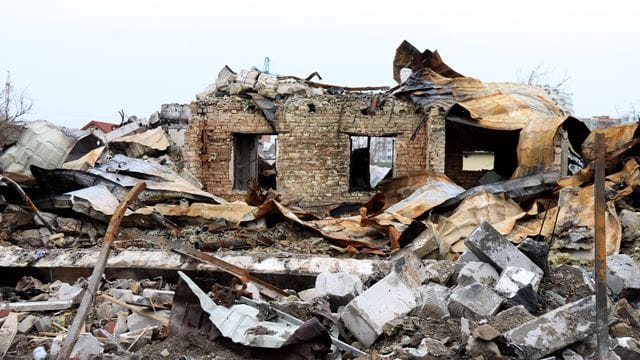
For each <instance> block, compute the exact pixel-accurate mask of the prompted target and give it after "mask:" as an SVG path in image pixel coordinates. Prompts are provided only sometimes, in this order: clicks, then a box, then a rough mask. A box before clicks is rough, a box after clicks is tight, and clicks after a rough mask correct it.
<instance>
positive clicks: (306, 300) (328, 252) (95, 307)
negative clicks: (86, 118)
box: [0, 42, 640, 360]
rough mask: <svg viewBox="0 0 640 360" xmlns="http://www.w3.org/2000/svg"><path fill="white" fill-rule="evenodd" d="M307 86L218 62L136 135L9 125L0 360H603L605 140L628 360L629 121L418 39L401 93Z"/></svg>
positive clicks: (617, 327)
mask: <svg viewBox="0 0 640 360" xmlns="http://www.w3.org/2000/svg"><path fill="white" fill-rule="evenodd" d="M323 75H324V74H323ZM316 78H318V79H320V80H321V78H320V76H319V74H318V73H317V72H315V73H313V74H311V75H310V76H308V77H306V78H305V77H298V76H287V75H276V74H272V73H268V72H263V71H260V70H257V69H249V70H241V71H238V72H235V71H233V70H232V69H231V68H230V67H228V66H225V67H224V68H223V69H222V70H221V71H220V73H219V74H218V77H217V78H216V79H214V83H213V84H211V85H210V86H208V87H207V88H206V89H205V91H203V92H202V93H199V94H197V95H196V97H195V100H194V101H192V102H191V103H190V104H164V105H161V106H160V107H159V110H158V111H156V112H154V113H153V114H151V116H150V117H149V118H148V119H146V118H138V117H135V116H131V117H129V118H128V119H124V121H123V122H122V123H120V120H118V122H119V123H118V124H115V123H113V124H110V123H105V122H100V121H91V122H89V123H88V124H87V125H86V126H85V127H83V129H84V130H75V129H66V128H62V127H58V126H55V125H53V124H52V123H50V122H47V121H44V120H42V121H35V122H31V123H26V124H24V126H22V127H18V131H17V132H16V133H15V134H13V135H15V136H11V137H10V138H7V142H6V143H3V144H2V145H1V146H2V147H0V169H1V171H2V174H1V175H0V271H2V274H3V276H2V277H0V359H3V358H4V359H25V358H34V359H44V358H48V359H61V358H64V357H65V353H68V354H70V358H74V359H75V358H77V359H87V360H88V359H93V358H105V359H165V358H166V359H174V358H175V359H213V358H216V359H231V360H234V359H274V358H276V359H285V360H289V359H295V360H298V359H300V360H302V359H305V360H306V359H318V360H319V359H345V360H347V359H365V358H374V359H379V358H380V359H382V358H385V359H387V358H388V359H452V358H455V359H498V358H501V359H514V360H515V359H541V358H544V359H562V360H568V359H594V358H596V357H597V354H598V347H597V341H596V337H595V335H594V334H595V329H596V320H595V311H596V305H595V304H596V301H595V296H594V294H595V288H594V274H595V273H594V267H593V259H594V246H595V240H594V235H593V234H594V230H595V229H596V227H597V224H596V222H595V216H594V215H595V211H596V210H595V206H594V193H595V186H594V182H595V179H594V177H595V176H596V175H595V174H596V172H595V171H594V170H595V162H594V159H596V157H597V155H598V154H597V151H596V148H595V145H594V144H595V141H594V139H595V135H596V134H599V133H602V134H603V135H604V137H605V138H606V140H607V144H606V154H605V155H606V171H605V175H606V178H605V195H606V197H605V199H606V200H605V201H606V204H605V224H604V230H605V234H606V236H605V239H604V240H605V241H604V245H605V246H604V247H605V248H606V253H607V266H606V278H607V279H608V290H609V291H608V293H607V296H608V299H607V300H608V309H607V310H608V311H607V315H608V321H607V322H606V324H604V326H605V327H604V330H605V331H607V332H608V339H609V344H608V346H609V349H608V350H609V354H610V358H614V357H616V356H617V357H619V358H621V359H635V358H638V356H640V350H639V349H640V297H639V296H638V295H640V263H639V261H640V198H639V197H638V194H639V191H640V162H639V161H640V147H639V146H638V144H640V131H639V130H638V125H637V124H629V125H622V126H615V127H610V128H605V129H599V130H594V131H590V130H589V129H588V128H587V126H586V125H585V124H584V123H583V122H582V121H580V120H579V119H577V118H575V117H573V116H571V112H570V109H569V108H568V107H567V106H566V102H562V101H559V97H558V96H555V95H554V94H549V89H546V90H545V89H542V88H539V87H536V86H530V85H525V84H515V83H487V82H482V81H480V80H477V79H474V78H471V77H467V76H464V75H461V74H460V73H458V72H457V71H455V70H453V69H452V68H450V67H449V66H448V65H446V64H445V63H444V61H443V59H442V58H441V56H440V54H438V52H437V51H430V50H425V51H424V52H420V51H418V50H417V49H416V48H414V47H413V46H412V45H411V44H409V43H408V42H403V43H402V44H401V45H400V47H398V49H397V51H396V54H395V58H394V62H393V79H394V80H396V81H397V82H398V84H397V86H373V87H368V86H367V87H345V86H340V85H331V84H327V83H322V82H317V81H316V80H315V79H316ZM556 95H557V94H556ZM0 130H1V129H0ZM137 184H144V189H143V190H142V186H143V185H137ZM134 186H140V190H141V191H140V193H139V194H137V197H136V198H135V200H131V201H130V202H128V199H127V198H128V196H127V194H129V193H130V192H131V190H132V188H133V187H134ZM129 200H130V199H129ZM127 203H128V205H127ZM600 204H601V203H600ZM125 205H126V206H125ZM118 209H119V211H118ZM119 215H122V216H121V217H120V216H119ZM102 264H104V268H103V267H102ZM91 274H93V275H92V276H91V277H90V275H91ZM72 340H74V341H72Z"/></svg>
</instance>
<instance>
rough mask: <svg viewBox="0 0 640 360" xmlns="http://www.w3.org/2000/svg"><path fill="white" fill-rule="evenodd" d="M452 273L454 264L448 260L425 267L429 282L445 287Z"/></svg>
mask: <svg viewBox="0 0 640 360" xmlns="http://www.w3.org/2000/svg"><path fill="white" fill-rule="evenodd" d="M453 271H454V262H453V261H450V260H440V261H437V262H435V263H433V264H429V265H427V276H428V277H429V280H430V281H434V282H437V283H439V284H442V285H445V286H446V285H447V284H448V283H449V280H450V279H451V276H452V275H453Z"/></svg>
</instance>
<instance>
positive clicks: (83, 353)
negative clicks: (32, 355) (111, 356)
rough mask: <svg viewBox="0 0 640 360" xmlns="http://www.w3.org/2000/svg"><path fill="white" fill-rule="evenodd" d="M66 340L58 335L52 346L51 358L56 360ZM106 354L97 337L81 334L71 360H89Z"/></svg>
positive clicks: (72, 351)
mask: <svg viewBox="0 0 640 360" xmlns="http://www.w3.org/2000/svg"><path fill="white" fill-rule="evenodd" d="M63 340H64V335H58V336H56V337H55V338H54V339H53V343H52V344H51V350H50V352H51V358H53V359H55V357H56V356H57V355H58V353H59V352H60V349H61V347H62V341H63ZM103 352H104V348H103V347H102V344H100V342H99V341H98V339H96V337H95V336H93V335H91V334H87V333H84V334H80V336H79V337H78V342H76V344H75V346H74V347H73V350H71V358H73V359H79V360H89V359H94V358H96V357H99V356H100V355H101V354H102V353H103Z"/></svg>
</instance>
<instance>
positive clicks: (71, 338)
mask: <svg viewBox="0 0 640 360" xmlns="http://www.w3.org/2000/svg"><path fill="white" fill-rule="evenodd" d="M145 187H146V184H145V183H144V182H138V183H137V184H136V185H135V186H134V187H133V188H132V189H131V190H130V191H129V193H128V194H127V196H125V197H124V199H123V200H122V201H121V202H120V204H119V205H118V207H117V208H116V210H115V211H114V212H113V215H112V216H111V220H110V221H109V226H108V227H107V232H106V233H105V234H104V240H103V241H102V248H101V249H100V254H99V255H98V260H97V262H96V266H95V267H94V268H93V273H91V277H90V278H89V285H88V286H87V289H86V291H85V293H84V296H83V297H82V301H81V302H80V306H79V307H78V312H77V313H76V316H75V318H73V323H72V324H71V327H70V328H69V333H68V334H67V336H66V338H65V339H64V342H63V343H62V348H61V349H60V353H59V354H58V358H57V359H58V360H64V359H67V358H69V356H70V355H71V351H72V350H73V347H74V345H75V344H76V341H78V336H79V335H80V330H81V328H82V325H83V324H84V322H85V320H86V319H87V315H88V314H89V309H90V308H91V305H92V304H93V299H94V298H95V295H96V291H97V290H98V286H99V285H100V279H101V278H102V274H103V273H104V269H105V267H106V266H107V259H108V258H109V252H110V251H111V244H112V243H113V240H114V239H115V237H116V234H117V233H118V229H119V228H120V222H122V217H123V216H124V213H125V211H126V210H127V208H128V207H129V204H131V203H132V202H133V201H134V200H135V199H136V198H137V197H138V195H140V193H141V192H142V190H144V188H145Z"/></svg>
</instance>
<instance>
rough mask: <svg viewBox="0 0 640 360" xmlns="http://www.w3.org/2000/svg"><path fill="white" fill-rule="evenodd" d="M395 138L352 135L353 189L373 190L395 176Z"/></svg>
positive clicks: (351, 169) (351, 188)
mask: <svg viewBox="0 0 640 360" xmlns="http://www.w3.org/2000/svg"><path fill="white" fill-rule="evenodd" d="M395 140H396V139H395V138H394V137H391V136H351V159H350V160H351V162H350V169H349V170H350V172H349V187H350V190H351V191H366V190H371V189H373V188H375V187H376V186H377V185H378V184H379V183H380V182H381V181H382V180H384V179H386V178H389V177H391V176H393V160H394V159H393V158H394V155H395V150H394V147H395Z"/></svg>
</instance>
